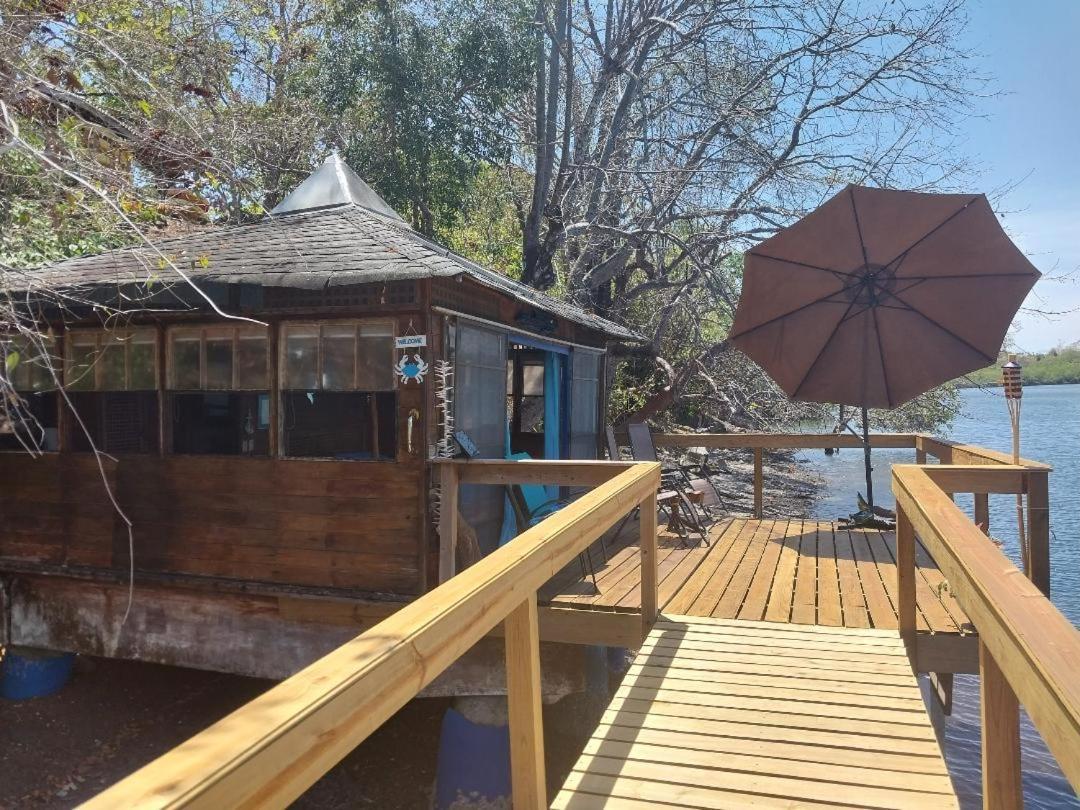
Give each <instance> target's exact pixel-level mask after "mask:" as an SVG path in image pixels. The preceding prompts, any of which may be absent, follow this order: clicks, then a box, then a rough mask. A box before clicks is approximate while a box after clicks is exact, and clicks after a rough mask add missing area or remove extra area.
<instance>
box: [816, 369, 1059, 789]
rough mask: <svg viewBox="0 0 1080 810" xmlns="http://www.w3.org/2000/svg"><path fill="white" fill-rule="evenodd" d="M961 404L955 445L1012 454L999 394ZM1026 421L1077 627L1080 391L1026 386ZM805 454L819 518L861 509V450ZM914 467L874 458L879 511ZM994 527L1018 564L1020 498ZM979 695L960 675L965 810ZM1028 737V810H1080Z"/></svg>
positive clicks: (951, 724)
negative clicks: (1046, 468)
mask: <svg viewBox="0 0 1080 810" xmlns="http://www.w3.org/2000/svg"><path fill="white" fill-rule="evenodd" d="M962 399H963V413H962V414H961V415H960V416H959V417H958V418H957V419H956V421H955V422H954V423H953V425H952V427H951V429H950V430H949V431H948V435H949V438H951V439H954V440H956V441H962V442H969V443H971V444H978V445H981V446H983V447H990V448H993V449H995V450H1002V451H1005V452H1011V451H1012V438H1011V433H1010V428H1009V416H1008V411H1007V410H1006V407H1005V400H1004V398H1003V397H1002V395H1001V390H1000V389H990V390H981V389H967V390H965V391H963V392H962ZM1021 424H1022V428H1021V430H1022V445H1021V454H1022V455H1024V456H1025V457H1027V458H1030V459H1034V460H1038V461H1044V462H1047V463H1049V464H1052V465H1053V467H1054V471H1053V473H1051V475H1050V529H1051V536H1050V566H1051V586H1050V590H1051V594H1052V599H1053V601H1054V604H1056V605H1057V607H1058V609H1059V610H1061V612H1062V613H1064V614H1065V615H1066V616H1067V617H1068V618H1069V619H1070V620H1071V621H1072V623H1073V624H1075V625H1077V626H1080V497H1078V495H1080V385H1056V386H1042V387H1031V388H1027V389H1025V391H1024V400H1023V409H1022V412H1021ZM803 457H804V458H806V459H807V461H808V462H809V464H810V465H811V466H812V468H813V469H814V470H816V471H817V472H818V473H819V474H820V475H821V476H822V477H823V478H824V479H825V481H826V489H825V492H824V493H823V497H822V498H821V499H820V500H819V501H818V502H817V504H816V506H815V512H814V516H815V517H818V518H821V519H833V518H837V517H840V516H843V515H846V514H848V513H849V512H853V511H855V506H854V501H855V495H854V493H855V492H856V491H860V492H862V491H864V490H865V488H866V487H865V483H864V482H865V475H864V472H863V466H862V451H861V450H843V451H841V452H840V453H839V454H837V455H834V456H831V457H829V456H825V455H824V453H822V452H821V451H808V452H807V453H806V454H805V455H804V456H803ZM913 460H914V453H913V451H910V450H875V451H874V495H875V500H876V501H877V502H878V503H879V504H881V505H882V506H888V507H889V508H892V506H893V504H894V501H893V497H892V492H891V491H890V488H889V465H890V464H892V463H910V462H912V461H913ZM957 503H958V504H959V505H960V506H961V507H963V508H964V509H965V510H967V511H968V513H969V514H970V513H971V510H972V503H971V497H970V496H966V498H965V497H958V498H957ZM990 526H991V531H992V533H993V535H994V536H995V537H997V538H998V539H1000V540H1002V541H1004V551H1005V552H1006V553H1007V554H1008V555H1009V556H1010V557H1012V558H1013V560H1014V561H1015V562H1016V563H1017V564H1018V565H1019V561H1020V552H1019V546H1018V543H1017V533H1016V506H1015V499H1014V496H1012V495H992V496H990ZM978 690H979V681H978V678H976V677H974V676H958V677H957V679H956V693H955V696H954V705H953V715H952V717H950V718H948V720H947V721H946V724H945V754H946V759H947V760H948V763H949V770H950V771H951V772H952V775H953V781H954V782H955V784H956V787H957V790H958V791H959V792H960V794H961V799H962V802H963V805H964V807H965V808H967V807H971V808H975V807H980V806H981V796H980V774H979V691H978ZM1021 734H1022V737H1023V749H1024V753H1023V756H1024V794H1025V799H1026V801H1027V806H1028V807H1030V808H1046V809H1047V810H1049V809H1050V808H1055V810H1056V808H1077V809H1078V810H1080V800H1078V799H1077V797H1076V794H1075V793H1074V792H1073V790H1072V788H1071V787H1070V785H1069V783H1068V782H1067V781H1066V780H1065V777H1064V776H1062V775H1061V772H1060V771H1059V770H1058V768H1057V765H1056V763H1055V762H1054V759H1053V757H1052V756H1051V755H1050V754H1049V752H1048V751H1047V750H1046V747H1045V745H1043V742H1042V740H1041V739H1040V738H1039V735H1038V732H1036V731H1035V729H1034V727H1033V726H1032V725H1031V724H1030V723H1029V722H1028V721H1027V718H1024V724H1023V727H1022V730H1021Z"/></svg>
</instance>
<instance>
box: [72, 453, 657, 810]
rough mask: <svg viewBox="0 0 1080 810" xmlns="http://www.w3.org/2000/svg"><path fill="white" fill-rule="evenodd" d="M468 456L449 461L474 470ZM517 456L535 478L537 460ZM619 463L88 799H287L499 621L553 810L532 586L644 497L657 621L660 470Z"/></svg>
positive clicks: (523, 756) (520, 730)
mask: <svg viewBox="0 0 1080 810" xmlns="http://www.w3.org/2000/svg"><path fill="white" fill-rule="evenodd" d="M473 464H475V462H457V463H452V464H446V465H444V469H447V468H449V469H453V470H455V471H458V470H466V469H469V470H470V471H471V469H472V465H473ZM513 464H514V465H515V466H516V469H517V470H518V471H520V474H521V475H522V476H524V477H525V479H526V481H528V480H529V475H530V474H531V468H530V464H531V463H530V462H524V461H522V462H513ZM613 468H614V469H616V470H617V474H616V475H615V476H614V477H611V478H610V479H609V480H607V481H604V482H603V483H600V484H599V485H598V486H597V487H596V488H595V489H593V490H592V491H590V492H588V493H586V494H584V495H582V496H581V497H580V498H578V499H577V500H576V501H574V502H573V503H571V504H569V505H568V506H566V507H565V508H563V509H561V510H559V511H558V512H555V513H553V514H552V515H551V516H550V517H548V518H546V519H545V520H544V521H543V522H541V523H539V524H537V525H536V526H534V527H532V528H530V529H528V530H527V531H525V532H523V533H522V534H520V535H519V536H518V537H516V538H515V539H514V541H513V542H512V543H509V544H507V545H505V546H503V547H501V548H499V549H497V550H496V551H494V552H492V553H491V554H489V555H488V556H486V557H484V558H483V559H482V560H480V561H479V562H477V563H475V564H474V565H473V566H471V567H470V568H469V569H468V570H466V571H464V572H462V573H461V574H459V575H458V576H456V577H454V578H453V579H451V580H450V581H448V582H445V583H444V584H442V585H440V586H439V587H438V588H435V589H434V590H432V591H431V592H429V593H428V594H426V595H425V596H422V597H421V598H419V599H417V600H416V601H415V602H412V603H411V604H408V605H406V606H405V607H403V608H402V609H401V610H399V611H397V612H396V613H394V614H392V615H391V616H390V617H389V618H387V619H385V620H384V621H382V622H380V623H379V624H377V625H375V627H373V628H371V629H370V630H368V631H367V632H366V633H363V634H361V635H359V636H357V637H356V638H354V639H353V640H352V641H349V642H346V643H345V644H344V645H342V646H340V647H338V648H337V649H335V650H334V651H333V652H331V653H329V654H328V655H326V656H324V657H323V658H320V659H319V660H318V661H316V662H315V663H313V664H311V665H310V666H308V667H307V668H305V669H303V670H302V671H301V672H299V673H297V674H296V675H294V676H292V677H291V678H289V679H287V680H285V681H283V682H282V683H280V684H278V685H277V686H275V687H274V688H273V689H271V690H269V691H268V692H266V693H264V694H263V695H261V696H259V697H257V698H256V699H255V700H253V701H251V702H250V703H248V704H247V705H245V706H242V707H241V708H239V709H237V710H236V711H235V712H233V713H232V714H230V715H229V716H227V717H225V718H224V719H223V720H220V721H219V722H217V723H215V724H214V725H212V726H210V727H209V728H208V729H206V730H205V731H203V732H201V733H199V734H197V735H195V736H194V737H192V738H191V739H189V740H187V741H186V742H185V743H182V744H181V745H180V746H178V747H176V748H174V749H173V750H171V751H169V752H168V753H166V754H165V755H163V756H161V757H159V758H158V759H156V760H155V761H153V762H151V763H150V764H149V765H147V766H145V767H144V768H142V769H140V770H138V771H136V772H135V773H134V774H132V775H131V776H128V777H127V778H126V779H124V780H122V781H120V782H118V783H117V784H116V785H114V786H113V787H111V788H109V789H107V790H106V791H104V792H103V793H100V794H98V795H97V796H96V797H94V798H93V799H91V800H90V801H89V802H87V803H86V804H85V805H84V807H87V808H102V809H104V808H114V807H124V808H131V807H205V808H214V810H217V808H222V807H256V806H257V807H285V806H287V805H288V804H289V803H290V802H292V801H293V800H295V799H296V797H298V796H299V795H300V794H301V793H303V791H304V790H306V789H307V788H308V787H309V786H310V785H311V784H312V783H314V782H315V781H316V780H317V779H318V778H319V777H321V776H322V775H323V774H324V773H326V771H327V770H329V769H330V768H331V767H333V765H334V764H336V763H337V762H338V761H339V760H340V759H341V758H342V757H344V756H345V755H346V754H347V753H348V752H349V751H351V750H352V749H353V748H355V747H356V746H357V745H358V744H359V743H361V742H362V741H363V740H364V739H365V738H367V737H368V736H369V735H370V734H371V733H372V732H373V731H375V729H377V728H378V727H379V726H380V725H382V723H383V722H385V721H386V720H387V719H388V718H389V717H390V716H391V715H392V714H394V712H396V711H397V710H398V709H400V708H401V707H402V706H403V705H405V703H406V702H407V701H409V700H410V699H412V698H413V697H415V696H416V695H417V693H419V692H420V690H421V689H423V688H424V687H425V686H427V685H428V684H429V683H431V682H432V681H433V680H434V679H435V678H436V677H437V676H438V675H439V674H440V673H441V672H443V671H444V670H445V669H446V668H447V667H448V666H450V665H451V664H452V663H453V662H454V661H456V660H457V659H458V658H459V657H460V656H461V655H462V654H464V653H465V652H467V651H468V650H469V649H470V648H471V647H472V646H473V645H474V644H475V643H476V642H477V641H479V640H480V639H481V638H483V637H484V636H485V635H487V634H488V633H489V632H490V631H491V630H492V629H493V628H494V627H495V626H496V625H497V624H499V623H500V622H503V624H504V633H505V638H506V669H507V697H508V702H509V717H510V756H511V774H512V784H513V794H514V796H513V798H514V807H515V808H519V810H520V809H521V808H525V809H526V810H530V809H531V808H539V807H541V806H546V793H545V790H546V788H545V780H544V765H543V763H544V757H543V729H542V724H541V712H540V691H539V690H540V662H539V631H538V626H537V605H536V591H537V589H538V588H540V587H542V586H543V585H544V583H546V582H547V581H548V580H549V579H550V578H551V577H552V576H554V575H555V574H556V573H557V572H558V571H559V570H560V569H562V568H563V566H565V565H566V564H567V563H569V562H571V561H572V560H573V559H574V557H575V556H576V555H577V554H579V553H580V552H581V551H583V550H584V549H585V548H586V547H587V546H588V545H589V544H591V543H592V542H593V541H595V540H596V539H597V538H598V537H600V535H602V534H603V533H604V532H606V531H607V530H608V529H610V528H611V527H612V526H614V525H615V524H616V523H618V521H619V520H620V519H621V518H622V517H623V516H624V515H626V514H628V513H630V512H632V511H633V510H634V509H635V508H636V507H638V506H640V507H641V515H642V520H641V528H640V531H641V547H642V566H643V571H642V585H641V587H642V604H643V606H645V607H643V623H645V622H648V623H649V624H650V625H651V622H652V621H655V616H656V600H657V594H656V583H657V573H656V492H657V488H658V487H659V485H660V465H658V464H655V463H640V464H625V465H613ZM613 468H609V469H613ZM592 469H593V470H595V467H594V468H592ZM507 472H510V471H507V470H504V471H503V473H501V474H505V473H507ZM568 474H569V472H568ZM469 475H471V472H470V473H469V474H467V475H465V476H464V477H466V478H467V477H469ZM650 515H651V516H652V518H651V519H650V518H649V516H650ZM650 605H651V608H650V607H648V606H650ZM644 629H645V628H644V627H643V630H644Z"/></svg>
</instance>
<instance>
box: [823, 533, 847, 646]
mask: <svg viewBox="0 0 1080 810" xmlns="http://www.w3.org/2000/svg"><path fill="white" fill-rule="evenodd" d="M817 538H818V546H817V547H818V552H817V553H818V563H817V570H818V586H817V587H818V603H817V621H818V624H823V625H825V626H826V627H843V626H844V612H843V608H842V607H841V603H840V577H839V575H838V573H837V570H836V542H835V540H834V537H833V528H832V526H831V525H830V524H828V523H819V524H818V528H817Z"/></svg>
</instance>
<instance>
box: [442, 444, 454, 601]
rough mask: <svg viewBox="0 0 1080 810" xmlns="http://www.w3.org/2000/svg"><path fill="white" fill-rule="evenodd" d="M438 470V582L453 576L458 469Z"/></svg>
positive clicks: (444, 467)
mask: <svg viewBox="0 0 1080 810" xmlns="http://www.w3.org/2000/svg"><path fill="white" fill-rule="evenodd" d="M438 469H439V483H440V486H439V498H440V502H439V582H440V584H441V583H443V582H446V581H447V580H448V579H450V578H451V577H452V576H454V569H455V565H456V564H455V558H456V556H457V533H458V532H457V529H458V469H457V466H456V465H454V464H440V465H438Z"/></svg>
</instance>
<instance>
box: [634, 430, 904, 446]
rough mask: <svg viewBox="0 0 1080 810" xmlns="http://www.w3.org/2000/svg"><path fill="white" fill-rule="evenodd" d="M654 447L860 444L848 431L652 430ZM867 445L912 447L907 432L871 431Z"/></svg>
mask: <svg viewBox="0 0 1080 810" xmlns="http://www.w3.org/2000/svg"><path fill="white" fill-rule="evenodd" d="M653 443H654V444H655V445H656V446H657V447H707V448H710V449H736V448H743V449H746V448H753V447H760V448H762V449H764V450H794V449H807V450H822V449H826V448H830V447H862V437H860V436H855V435H852V434H850V433H654V434H653ZM870 446H871V447H914V446H915V436H914V434H911V433H875V434H871V436H870Z"/></svg>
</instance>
